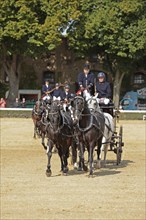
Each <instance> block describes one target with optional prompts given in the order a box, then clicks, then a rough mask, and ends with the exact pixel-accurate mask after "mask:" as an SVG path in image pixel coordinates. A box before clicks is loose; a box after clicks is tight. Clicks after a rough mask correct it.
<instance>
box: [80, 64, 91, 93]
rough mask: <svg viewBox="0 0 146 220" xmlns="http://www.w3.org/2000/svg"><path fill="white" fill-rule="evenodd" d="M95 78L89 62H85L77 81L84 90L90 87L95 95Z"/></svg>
mask: <svg viewBox="0 0 146 220" xmlns="http://www.w3.org/2000/svg"><path fill="white" fill-rule="evenodd" d="M94 79H95V75H94V73H92V72H91V71H90V66H89V64H88V63H85V64H84V66H83V71H82V72H80V73H79V74H78V80H77V82H78V86H79V87H80V90H81V91H83V90H84V89H89V92H90V94H91V95H94ZM80 90H79V91H80ZM79 91H78V92H79Z"/></svg>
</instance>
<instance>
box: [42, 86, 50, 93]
mask: <svg viewBox="0 0 146 220" xmlns="http://www.w3.org/2000/svg"><path fill="white" fill-rule="evenodd" d="M51 89H52V87H51V86H50V85H48V87H47V86H46V85H43V86H42V93H43V94H45V93H46V92H48V91H50V90H51Z"/></svg>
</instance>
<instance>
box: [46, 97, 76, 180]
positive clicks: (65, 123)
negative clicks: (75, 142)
mask: <svg viewBox="0 0 146 220" xmlns="http://www.w3.org/2000/svg"><path fill="white" fill-rule="evenodd" d="M72 129H73V123H72V119H71V116H70V114H68V112H63V110H62V105H60V104H59V102H58V101H57V102H56V101H52V104H51V105H50V111H49V113H48V125H47V128H46V132H47V138H48V142H47V156H48V163H47V170H46V175H47V177H49V176H51V174H52V171H51V156H52V149H53V146H54V145H56V148H57V150H58V155H59V157H60V161H61V172H62V174H63V175H67V172H68V157H69V147H70V146H71V142H72V136H73V134H72Z"/></svg>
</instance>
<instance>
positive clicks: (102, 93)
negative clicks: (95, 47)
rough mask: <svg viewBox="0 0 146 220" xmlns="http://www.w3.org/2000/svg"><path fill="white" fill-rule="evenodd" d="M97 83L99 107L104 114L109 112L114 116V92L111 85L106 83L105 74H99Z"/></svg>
mask: <svg viewBox="0 0 146 220" xmlns="http://www.w3.org/2000/svg"><path fill="white" fill-rule="evenodd" d="M97 79H98V81H97V83H96V93H97V94H98V96H97V99H98V102H99V105H100V106H101V108H102V109H103V112H107V113H109V114H111V115H112V116H113V103H112V100H111V99H112V91H111V86H110V83H109V82H107V81H106V76H105V74H104V73H103V72H100V73H98V75H97Z"/></svg>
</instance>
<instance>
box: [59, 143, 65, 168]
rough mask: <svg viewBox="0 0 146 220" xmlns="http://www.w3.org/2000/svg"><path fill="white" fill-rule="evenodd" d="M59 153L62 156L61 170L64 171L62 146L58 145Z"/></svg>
mask: <svg viewBox="0 0 146 220" xmlns="http://www.w3.org/2000/svg"><path fill="white" fill-rule="evenodd" d="M58 155H59V157H60V162H61V170H60V171H61V172H63V167H64V165H63V153H62V149H61V147H58Z"/></svg>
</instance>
